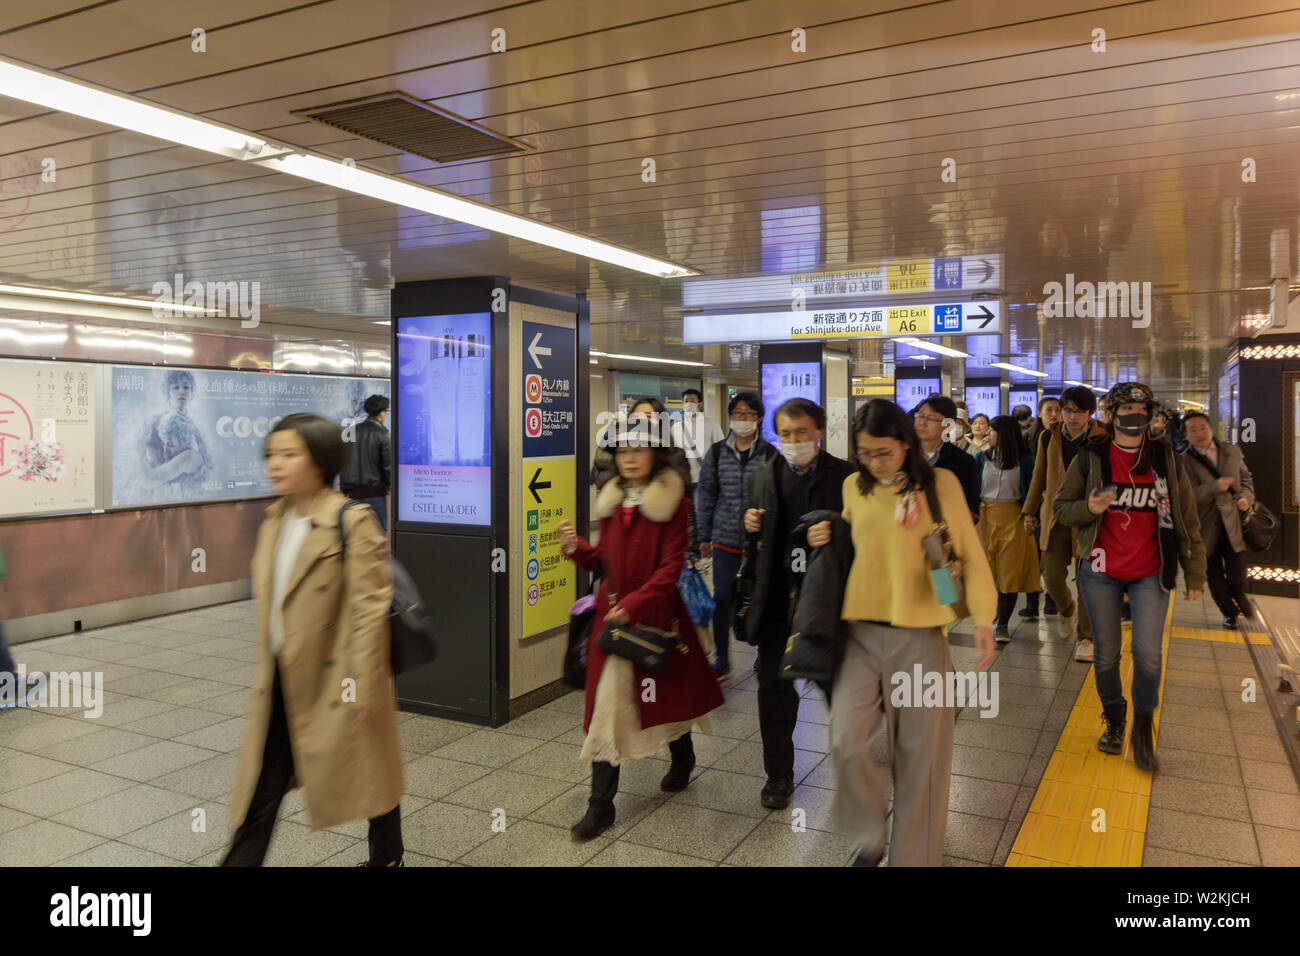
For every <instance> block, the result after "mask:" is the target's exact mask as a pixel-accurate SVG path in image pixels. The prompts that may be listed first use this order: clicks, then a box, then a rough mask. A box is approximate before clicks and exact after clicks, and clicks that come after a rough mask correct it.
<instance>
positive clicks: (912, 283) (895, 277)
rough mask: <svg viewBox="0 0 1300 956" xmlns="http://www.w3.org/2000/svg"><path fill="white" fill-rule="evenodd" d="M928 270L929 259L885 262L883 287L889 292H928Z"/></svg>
mask: <svg viewBox="0 0 1300 956" xmlns="http://www.w3.org/2000/svg"><path fill="white" fill-rule="evenodd" d="M930 272H931V268H930V260H929V259H903V260H901V261H899V262H890V263H886V266H885V288H887V289H888V290H889V291H890V292H929V291H930Z"/></svg>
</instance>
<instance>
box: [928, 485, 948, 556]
mask: <svg viewBox="0 0 1300 956" xmlns="http://www.w3.org/2000/svg"><path fill="white" fill-rule="evenodd" d="M925 500H926V503H927V504H928V505H929V506H930V520H932V521H933V522H934V523H935V526H936V527H937V528H938V530H939V540H940V541H941V542H943V550H944V553H945V554H951V553H952V539H951V538H949V537H948V523H947V522H946V521H944V520H943V509H942V508H940V507H939V492H938V489H936V488H935V486H934V483H933V482H932V483H931V484H929V485H926V488H925Z"/></svg>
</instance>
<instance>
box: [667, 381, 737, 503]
mask: <svg viewBox="0 0 1300 956" xmlns="http://www.w3.org/2000/svg"><path fill="white" fill-rule="evenodd" d="M725 437H726V435H724V434H723V431H722V426H721V425H719V424H718V423H717V422H715V421H714V420H713V419H712V418H709V417H708V416H707V415H705V414H704V396H703V395H701V394H700V393H699V391H697V390H696V389H693V388H688V389H687V390H686V391H684V392H682V420H681V421H680V422H673V447H674V448H680V449H682V450H683V451H685V452H686V460H687V461H688V462H690V465H691V487H690V489H688V491H689V492H690V493H694V491H695V486H696V485H698V484H699V483H700V462H701V461H702V460H703V459H704V455H705V453H706V452H708V450H709V449H710V448H712V447H713V446H714V445H715V444H716V443H717V442H720V441H722V439H723V438H725Z"/></svg>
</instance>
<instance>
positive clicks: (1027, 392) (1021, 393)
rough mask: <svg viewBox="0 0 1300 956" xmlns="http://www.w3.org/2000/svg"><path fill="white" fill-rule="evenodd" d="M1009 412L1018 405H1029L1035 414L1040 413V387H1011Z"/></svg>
mask: <svg viewBox="0 0 1300 956" xmlns="http://www.w3.org/2000/svg"><path fill="white" fill-rule="evenodd" d="M1008 402H1009V404H1008V405H1007V414H1008V415H1009V414H1011V410H1012V409H1013V408H1015V407H1016V406H1017V405H1028V406H1029V410H1030V411H1031V412H1033V413H1034V414H1035V415H1037V414H1038V389H1036V388H1016V387H1015V386H1014V385H1013V386H1012V387H1011V395H1010V398H1009V399H1008Z"/></svg>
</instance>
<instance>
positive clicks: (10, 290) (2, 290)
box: [0, 285, 217, 315]
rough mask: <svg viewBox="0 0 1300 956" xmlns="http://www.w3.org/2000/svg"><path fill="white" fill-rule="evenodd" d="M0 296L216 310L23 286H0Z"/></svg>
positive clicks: (173, 309)
mask: <svg viewBox="0 0 1300 956" xmlns="http://www.w3.org/2000/svg"><path fill="white" fill-rule="evenodd" d="M0 295H14V296H34V297H36V298H38V299H59V300H61V301H64V302H93V303H94V304H95V305H120V306H125V307H127V308H132V309H150V310H152V309H156V308H163V309H166V310H167V311H168V312H182V313H184V314H185V315H214V314H216V312H217V310H216V309H206V308H204V307H202V306H198V305H175V304H173V303H171V302H170V301H169V302H164V303H160V302H158V300H156V299H128V298H125V297H122V296H114V295H93V294H91V293H89V292H68V291H65V290H63V289H37V288H33V287H31V286H25V285H0Z"/></svg>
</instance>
